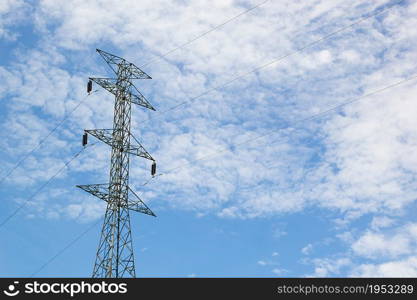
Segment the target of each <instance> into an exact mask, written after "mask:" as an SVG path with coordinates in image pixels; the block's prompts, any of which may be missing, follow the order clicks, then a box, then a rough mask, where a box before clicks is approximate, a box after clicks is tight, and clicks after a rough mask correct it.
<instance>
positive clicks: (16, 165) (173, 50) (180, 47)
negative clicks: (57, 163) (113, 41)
mask: <svg viewBox="0 0 417 300" xmlns="http://www.w3.org/2000/svg"><path fill="white" fill-rule="evenodd" d="M269 1H270V0H266V1H263V2H261V3H259V4H257V5H255V6H253V7H251V8H249V9H247V10H245V11H243V12H241V13H239V14H237V15H235V16H233V17H232V18H230V19H228V20H226V21H225V22H223V23H221V24H219V25H217V26H215V27H213V28H211V29H210V30H208V31H206V32H204V33H202V34H200V35H199V36H197V37H195V38H193V39H191V40H189V41H188V42H186V43H184V44H182V45H180V46H178V47H176V48H174V49H172V50H170V51H168V52H166V53H165V54H163V55H162V56H160V57H157V58H154V59H151V60H150V61H149V62H147V63H146V64H144V65H142V66H141V67H144V66H148V65H150V64H151V63H153V62H154V61H157V60H160V59H162V58H164V57H166V56H168V55H170V54H171V53H173V52H175V51H177V50H180V49H183V48H185V47H186V46H188V45H190V44H191V43H193V42H195V41H196V40H198V39H200V38H202V37H204V36H206V35H207V34H209V33H211V32H213V31H215V30H217V29H219V28H221V27H222V26H224V25H226V24H228V23H230V22H232V21H234V20H236V19H237V18H239V17H241V16H243V15H245V14H247V13H249V12H251V11H253V10H254V9H256V8H258V7H260V6H262V5H264V4H265V3H266V2H269ZM95 92H97V90H95V91H94V92H93V93H95ZM89 95H90V94H88V95H87V97H88V96H89ZM87 97H86V98H87ZM86 98H84V99H83V100H81V101H80V103H79V104H78V105H77V106H75V107H74V109H73V110H72V111H71V112H70V113H69V114H68V115H67V116H66V117H64V119H63V120H62V121H61V122H60V123H59V124H58V125H57V126H56V127H55V128H53V129H52V130H51V131H50V132H49V133H48V135H47V136H46V137H45V138H44V139H42V140H41V142H39V144H38V145H37V146H35V147H34V148H33V149H32V150H31V151H30V152H28V153H27V154H26V155H24V156H23V157H22V158H21V159H20V160H19V161H18V162H17V163H16V164H15V165H14V166H13V167H12V168H11V169H10V170H9V171H8V172H7V174H6V175H4V176H3V177H2V178H1V179H0V185H1V184H2V183H3V182H4V181H5V180H6V178H7V177H9V176H10V175H11V174H12V173H13V172H14V171H15V170H16V169H17V168H18V167H19V166H20V165H21V164H22V163H23V161H25V160H26V159H27V158H28V157H29V156H30V155H31V154H32V153H33V152H34V151H36V150H37V149H39V147H40V146H41V145H42V144H43V143H44V142H45V140H46V139H47V138H48V137H49V136H50V135H51V134H52V133H54V132H55V131H56V130H57V129H58V128H59V127H61V125H62V124H63V123H64V122H65V121H66V120H67V119H68V118H69V117H70V116H71V115H72V114H73V113H74V112H75V111H76V110H77V109H78V108H79V107H80V105H81V104H82V103H83V102H84V101H85V99H86Z"/></svg>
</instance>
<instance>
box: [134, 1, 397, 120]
mask: <svg viewBox="0 0 417 300" xmlns="http://www.w3.org/2000/svg"><path fill="white" fill-rule="evenodd" d="M404 1H405V0H401V1H399V2H397V3H396V4H393V5H391V6H389V7H386V8H383V9H381V10H377V11H376V12H374V13H371V14H368V15H366V16H364V17H362V18H360V19H359V20H357V21H355V22H353V23H350V24H349V25H347V26H344V27H342V28H339V29H337V30H335V31H333V32H331V33H329V34H327V35H325V36H323V37H321V38H319V39H317V40H315V41H313V42H310V43H308V44H306V45H304V46H302V47H300V48H297V49H296V50H294V51H291V52H289V53H287V54H285V55H283V56H280V57H278V58H276V59H274V60H272V61H270V62H268V63H266V64H263V65H260V66H258V67H256V68H254V69H252V70H250V71H248V72H246V73H243V74H241V75H238V76H236V77H234V78H232V79H231V80H228V81H226V82H225V83H224V84H221V85H218V86H215V87H213V88H210V89H208V90H206V91H204V92H203V93H201V94H199V95H198V96H195V97H193V98H190V99H189V100H185V101H183V102H181V103H179V104H176V105H174V106H172V107H170V108H168V109H166V110H164V111H162V112H160V113H158V115H157V116H156V117H148V118H147V119H146V120H143V121H141V122H140V123H145V122H148V121H150V120H153V119H157V118H159V117H160V116H161V115H163V114H165V113H167V112H170V111H172V110H175V109H177V108H179V107H181V106H183V105H186V104H188V103H191V102H193V101H195V100H197V99H198V98H201V97H202V96H204V95H207V94H208V93H210V92H212V91H216V90H219V89H222V88H224V87H226V86H228V85H230V84H231V83H233V82H235V81H237V80H239V79H241V78H243V77H246V76H248V75H250V74H253V73H256V72H258V71H259V70H262V69H264V68H266V67H269V66H271V65H273V64H276V63H278V62H280V61H282V60H284V59H286V58H288V57H290V56H292V55H295V54H297V53H300V52H302V51H304V50H306V49H308V48H311V47H313V46H315V45H317V44H319V43H321V42H323V41H325V40H327V39H329V38H331V37H333V36H335V35H337V34H338V33H340V32H342V31H345V30H346V29H349V28H352V27H354V26H355V25H357V24H359V23H362V22H364V21H366V20H368V19H370V18H372V17H376V16H378V15H380V14H382V13H384V12H387V11H389V10H390V9H392V8H394V7H396V6H397V5H399V4H401V3H402V2H404Z"/></svg>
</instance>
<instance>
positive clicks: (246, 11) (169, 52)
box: [141, 0, 270, 68]
mask: <svg viewBox="0 0 417 300" xmlns="http://www.w3.org/2000/svg"><path fill="white" fill-rule="evenodd" d="M269 1H270V0H266V1H263V2H261V3H259V4H257V5H255V6H252V7H251V8H249V9H247V10H245V11H243V12H241V13H239V14H237V15H235V16H234V17H232V18H230V19H228V20H226V21H225V22H223V23H221V24H219V25H217V26H215V27H213V28H211V29H210V30H208V31H206V32H204V33H202V34H200V35H198V36H196V37H195V38H193V39H191V40H189V41H188V42H185V43H184V44H181V45H180V46H178V47H176V48H174V49H172V50H170V51H168V52H166V53H164V54H163V55H162V56H159V57H156V58H153V59H151V60H150V61H149V62H147V63H146V64H144V65H142V66H141V68H143V67H146V66H148V65H150V64H151V63H153V62H154V61H157V60H161V59H162V58H164V57H166V56H168V55H169V54H171V53H173V52H175V51H177V50H180V49H183V48H184V47H186V46H188V45H190V44H191V43H193V42H195V41H196V40H198V39H200V38H202V37H204V36H206V35H207V34H209V33H211V32H213V31H216V30H217V29H219V28H220V27H222V26H224V25H226V24H228V23H230V22H232V21H234V20H236V19H237V18H239V17H241V16H243V15H245V14H247V13H249V12H251V11H252V10H254V9H256V8H258V7H260V6H262V5H264V4H265V3H266V2H269Z"/></svg>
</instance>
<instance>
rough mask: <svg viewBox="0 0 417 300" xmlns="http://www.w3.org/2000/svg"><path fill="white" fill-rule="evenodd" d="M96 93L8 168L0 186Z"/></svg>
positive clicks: (77, 106) (78, 105)
mask: <svg viewBox="0 0 417 300" xmlns="http://www.w3.org/2000/svg"><path fill="white" fill-rule="evenodd" d="M95 92H97V90H95V91H93V92H91V93H89V94H88V95H87V96H85V97H84V98H83V99H82V100H81V101H80V102H79V103H78V104H77V105H76V106H74V108H73V109H72V110H71V111H70V112H69V113H68V114H66V115H65V117H64V118H63V119H62V120H61V121H60V122H59V123H58V124H57V125H56V126H55V127H54V128H52V129H51V130H50V131H49V133H48V134H47V135H46V136H45V137H44V138H43V139H42V140H41V141H40V142H39V143H38V144H37V145H36V146H35V147H34V148H33V149H32V150H30V151H29V152H28V153H26V154H25V155H23V157H22V158H21V159H20V160H19V161H18V162H17V163H16V164H14V165H13V167H11V168H10V170H9V171H8V172H7V173H6V174H5V175H4V176H3V177H2V178H1V179H0V185H1V184H2V183H3V182H4V181H5V180H6V179H7V178H8V177H9V176H10V175H11V174H12V173H13V172H14V171H15V170H16V169H17V168H18V167H19V166H20V165H21V164H22V163H23V161H25V160H26V159H27V158H28V157H29V156H30V155H31V154H32V153H33V152H35V151H36V150H37V149H39V148H40V147H41V146H42V144H43V143H44V142H45V141H46V140H47V139H48V138H49V137H50V136H51V135H52V134H53V133H54V132H55V131H56V130H57V129H58V128H59V127H61V126H62V124H64V122H65V121H66V120H67V119H68V118H69V117H70V116H71V115H72V114H73V113H74V112H75V111H76V110H77V108H79V107H80V106H81V104H83V103H84V101H85V100H86V99H87V98H88V97H89V96H90V95H92V94H93V93H95Z"/></svg>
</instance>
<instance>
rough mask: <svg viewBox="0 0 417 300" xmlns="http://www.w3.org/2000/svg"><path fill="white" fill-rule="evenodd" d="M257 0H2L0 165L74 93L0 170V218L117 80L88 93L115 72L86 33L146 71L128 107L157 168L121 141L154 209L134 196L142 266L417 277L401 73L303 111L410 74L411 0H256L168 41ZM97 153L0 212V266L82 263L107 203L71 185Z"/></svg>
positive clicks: (408, 92) (59, 154)
mask: <svg viewBox="0 0 417 300" xmlns="http://www.w3.org/2000/svg"><path fill="white" fill-rule="evenodd" d="M262 2H263V1H252V0H250V1H247V0H242V1H232V0H230V1H224V0H219V1H202V0H193V1H155V0H153V1H141V2H140V4H139V2H137V1H129V0H122V1H120V0H119V1H113V0H111V1H106V4H103V1H99V0H89V1H78V0H66V1H48V0H43V1H22V0H15V1H11V0H3V1H1V2H0V51H1V55H0V82H2V84H1V85H0V116H1V120H0V122H1V128H2V130H1V132H0V160H1V169H0V176H2V177H3V176H4V175H5V174H7V173H8V172H9V170H10V169H11V168H13V166H14V165H15V164H16V163H17V162H18V161H19V158H20V157H22V156H23V155H25V154H27V153H28V152H29V151H31V149H33V148H34V147H36V146H37V145H38V143H39V142H40V141H41V140H42V139H43V138H44V137H45V136H46V135H47V134H48V133H49V132H50V130H52V129H53V128H54V127H55V126H56V124H59V123H60V122H61V120H62V119H63V118H64V117H66V116H68V114H69V113H70V112H71V111H72V110H73V109H74V107H76V105H78V104H79V103H80V101H83V103H82V104H81V105H80V106H79V107H78V108H77V109H76V110H75V111H74V113H72V114H71V115H70V116H69V117H67V119H66V121H65V122H64V123H63V125H62V126H60V127H59V129H57V130H56V131H55V132H54V133H53V134H52V135H51V136H50V137H49V138H48V139H47V140H46V141H45V143H43V144H42V145H41V147H40V148H39V149H37V150H36V151H34V152H33V153H32V154H31V155H29V156H28V157H27V159H25V160H24V162H23V163H22V164H21V165H20V166H19V167H18V168H17V169H16V170H14V171H13V173H12V174H10V176H8V177H7V179H6V180H4V181H3V182H2V184H1V186H0V188H1V192H2V195H3V196H2V200H1V210H0V220H4V219H5V218H7V217H8V216H9V215H10V214H11V213H13V212H14V211H15V210H16V208H18V207H19V206H20V205H22V203H26V202H25V201H26V199H28V197H30V196H31V195H32V194H33V193H34V192H36V190H37V189H38V188H39V187H41V186H42V185H43V184H44V183H45V182H47V181H48V179H49V178H51V176H53V175H54V174H55V173H56V172H57V171H58V170H59V169H60V168H61V167H62V166H63V164H64V163H65V162H67V161H68V160H70V159H71V157H72V156H73V155H74V154H75V153H77V151H79V150H80V149H81V136H82V133H83V129H94V128H111V126H112V123H111V122H112V114H113V101H114V100H113V99H112V95H111V94H109V93H107V92H106V91H104V90H102V89H100V88H98V87H97V88H98V92H96V93H93V94H92V95H91V96H89V97H87V98H86V92H85V89H86V82H87V78H88V77H89V76H109V75H110V74H111V70H110V69H109V68H108V67H107V66H106V64H105V63H104V62H103V61H102V59H101V58H100V57H99V56H98V55H97V53H96V52H95V49H96V48H100V49H103V50H105V51H108V52H111V53H114V54H116V55H119V56H122V57H124V58H126V59H128V60H129V61H132V62H134V63H135V64H136V65H138V66H143V65H145V66H144V67H143V70H144V71H145V72H146V73H148V74H149V75H151V76H152V78H153V79H152V80H146V81H138V82H137V84H136V86H137V87H138V89H139V90H140V91H141V92H142V94H143V95H145V97H147V99H148V100H149V101H150V102H151V103H152V105H153V106H154V107H155V108H156V109H157V112H152V111H145V110H144V109H141V108H140V107H134V108H133V116H132V122H133V123H132V128H133V134H134V135H135V136H136V137H138V138H140V140H141V141H142V144H143V145H144V146H145V148H146V149H147V150H148V151H149V152H150V153H151V154H152V156H153V157H154V158H156V160H157V162H158V171H159V172H161V173H162V174H163V175H161V176H158V177H156V178H155V179H153V180H151V181H150V182H149V184H147V185H145V186H143V184H144V183H145V182H146V181H147V180H148V179H149V178H150V177H149V176H150V174H149V173H150V163H149V162H147V161H143V160H141V159H137V158H132V160H131V161H132V163H131V179H130V182H131V183H130V184H131V187H132V188H133V189H134V190H135V191H136V192H137V193H138V194H139V195H140V196H141V198H142V199H143V200H144V201H145V202H146V203H147V204H148V205H149V206H150V208H151V209H152V210H153V211H154V212H155V213H156V215H157V216H158V217H157V218H152V217H149V216H146V215H140V214H136V213H132V214H131V218H132V233H133V239H134V240H133V244H134V248H135V257H136V269H137V275H138V276H145V277H146V276H155V277H158V276H165V277H187V276H189V277H204V276H221V277H230V276H237V277H247V276H255V277H271V276H280V277H288V276H290V277H304V276H318V277H331V276H337V277H344V276H376V277H380V276H399V277H401V276H414V277H415V276H417V250H416V249H417V247H416V245H417V219H416V216H415V213H413V212H415V209H416V200H417V186H416V175H417V152H416V151H415V145H416V142H417V135H416V133H415V128H416V127H417V121H416V119H415V115H416V113H417V105H416V104H415V95H416V92H417V89H416V86H415V84H416V82H415V81H413V80H409V81H407V82H404V83H403V84H400V85H398V86H395V87H392V88H390V89H387V90H385V91H383V92H380V93H376V94H374V95H372V96H369V97H364V98H362V99H361V100H360V101H356V102H354V103H352V104H350V105H347V106H344V107H342V108H341V109H339V110H336V111H333V112H331V113H328V114H326V115H323V116H321V117H320V118H316V119H314V120H310V121H305V122H299V120H304V119H307V118H308V117H309V116H312V115H316V114H319V113H320V112H323V111H326V110H328V109H329V108H332V107H335V106H337V105H338V104H340V103H343V102H345V101H346V100H348V99H351V98H357V97H361V96H363V95H367V94H369V93H372V92H373V91H376V90H379V89H383V88H384V87H386V86H390V85H393V84H395V83H397V82H400V81H402V80H405V79H407V78H410V77H411V76H413V75H416V68H415V67H416V61H417V60H416V58H417V57H416V56H417V54H416V53H417V51H416V48H417V42H416V41H417V39H416V36H417V30H416V28H417V26H416V25H417V24H416V22H417V21H416V20H417V18H416V14H417V4H416V3H414V2H413V1H372V2H370V1H362V0H353V1H342V0H340V1H339V0H336V1H329V0H315V1H272V0H271V1H266V2H265V3H263V4H262V5H260V6H259V7H257V8H256V9H253V10H251V11H250V12H249V13H247V14H244V15H241V16H240V17H238V18H236V19H234V20H233V21H231V22H229V23H227V24H226V25H224V26H221V27H220V28H218V29H216V30H214V31H212V32H210V33H209V34H207V35H205V36H204V37H202V38H199V39H197V40H195V41H194V42H192V43H190V44H188V45H187V46H186V47H183V48H181V49H178V50H176V51H174V52H172V53H170V54H169V55H167V56H164V54H165V53H167V52H168V51H170V50H172V49H175V48H177V47H179V46H181V45H183V44H184V43H186V42H187V41H190V40H192V39H193V38H195V37H197V36H199V35H200V34H202V33H204V32H207V31H208V30H210V29H211V28H213V27H215V26H217V25H219V24H221V23H223V22H225V21H227V20H229V19H230V18H233V17H234V16H236V15H239V14H240V13H242V12H243V11H245V10H247V9H248V8H250V7H253V6H255V5H257V4H259V3H262ZM399 2H400V3H399ZM383 8H389V9H388V10H386V11H385V12H383V13H381V14H379V15H378V16H375V17H371V18H369V19H366V20H364V21H363V22H360V23H358V24H356V25H354V26H351V27H348V25H349V24H352V23H354V22H356V21H358V20H360V19H361V18H363V17H364V16H367V15H369V14H374V13H375V12H378V11H380V10H381V9H383ZM340 28H345V29H344V30H342V31H340V32H338V33H337V34H335V35H333V36H331V37H330V38H328V39H326V40H323V41H322V42H320V43H317V44H315V45H314V46H311V47H308V48H306V49H305V50H303V51H301V52H297V49H300V48H302V47H304V46H305V45H309V44H310V43H313V42H314V41H317V40H319V39H321V38H322V37H324V36H326V35H328V34H330V33H332V32H335V31H337V30H338V29H340ZM287 54H291V55H289V56H286V55H287ZM284 56H285V58H282V59H279V58H280V57H284ZM266 64H268V66H267V67H263V68H261V69H259V70H257V71H256V72H251V71H252V70H254V69H255V68H257V67H260V66H263V65H266ZM250 72H251V73H250ZM249 73H250V74H249ZM243 74H247V75H245V76H241V75H243ZM237 77H239V79H238V80H235V81H233V82H231V83H230V84H228V85H226V86H224V84H225V83H228V82H229V81H232V80H233V79H234V78H237ZM217 87H220V88H217ZM206 91H210V92H209V93H205V92H206ZM200 95H201V96H200ZM197 96H198V97H197ZM196 97H197V98H196ZM190 99H192V101H191V100H190ZM184 101H186V102H187V103H184V104H183V105H181V106H180V107H178V108H177V109H173V110H169V109H170V108H171V107H173V106H175V105H177V104H180V103H183V102H184ZM167 110H169V111H167ZM164 112H165V113H164ZM261 136H263V137H261ZM90 141H92V139H90ZM205 157H207V159H203V158H205ZM109 160H110V151H109V148H108V147H107V146H106V145H103V144H97V145H95V146H94V147H90V148H87V149H86V150H85V151H83V152H82V154H81V155H80V156H79V157H78V158H77V159H76V160H74V161H73V162H72V163H71V165H70V166H69V168H68V169H66V170H65V171H64V172H62V173H60V174H59V175H58V176H57V177H56V178H54V179H53V180H52V181H51V182H50V184H48V185H47V186H46V187H45V188H43V189H42V190H41V192H40V193H38V194H37V195H36V196H35V197H33V199H30V201H29V202H27V205H25V206H24V207H23V209H21V210H20V211H19V212H18V213H17V214H16V215H15V216H14V217H13V218H11V219H10V220H9V221H8V222H7V223H6V224H5V225H4V226H2V227H1V228H0V231H1V234H2V235H3V240H4V241H5V242H4V243H2V247H0V276H23V277H25V276H30V275H31V274H33V273H34V272H37V271H38V270H39V272H37V273H36V276H59V277H65V276H69V277H89V276H90V275H91V272H92V267H93V263H94V258H95V253H96V249H97V246H98V239H99V232H100V229H101V218H102V217H103V215H104V210H105V205H104V203H102V202H100V200H98V199H95V198H94V197H92V196H90V195H88V194H86V193H84V192H82V191H81V190H77V189H76V188H75V185H77V184H90V183H104V182H107V181H108V169H109ZM94 224H96V225H94ZM89 228H90V230H88V229H89ZM86 230H88V232H86V234H85V235H83V236H82V237H81V238H80V239H79V240H77V241H76V242H75V243H74V244H72V245H71V246H70V247H69V248H67V249H65V251H64V252H62V253H61V250H62V249H64V248H66V246H67V245H68V244H69V243H71V241H73V240H74V239H76V238H77V237H78V236H80V234H82V233H83V232H85V231H86ZM57 253H60V255H59V256H57V257H56V258H55V259H53V260H52V261H50V259H51V258H53V257H54V256H55V255H56V254H57ZM45 263H47V265H45V266H44V264H45ZM43 266H44V267H43ZM40 268H41V269H40Z"/></svg>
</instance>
